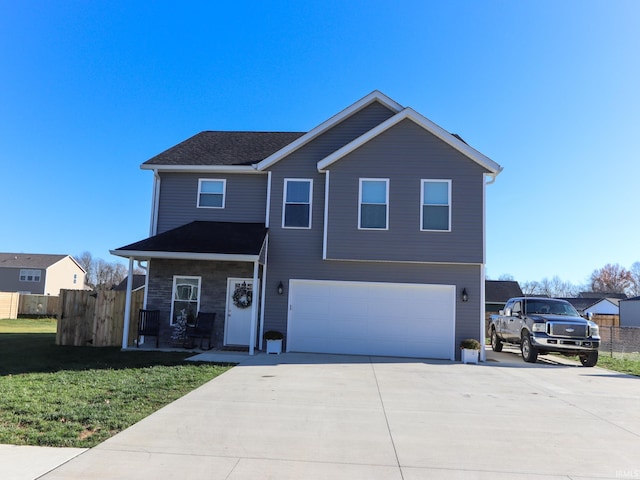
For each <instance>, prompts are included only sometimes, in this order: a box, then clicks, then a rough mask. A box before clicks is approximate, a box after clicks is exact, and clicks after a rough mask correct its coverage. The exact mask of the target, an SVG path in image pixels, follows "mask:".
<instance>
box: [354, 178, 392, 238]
mask: <svg viewBox="0 0 640 480" xmlns="http://www.w3.org/2000/svg"><path fill="white" fill-rule="evenodd" d="M362 182H385V184H386V192H385V193H386V198H385V206H386V207H387V210H386V214H387V217H386V225H385V228H371V227H362V226H361V225H362V221H361V220H362V219H361V212H362ZM366 205H382V204H380V203H368V204H366ZM389 207H390V205H389V179H388V178H360V179H359V180H358V230H372V231H384V230H389V210H390V208H389Z"/></svg>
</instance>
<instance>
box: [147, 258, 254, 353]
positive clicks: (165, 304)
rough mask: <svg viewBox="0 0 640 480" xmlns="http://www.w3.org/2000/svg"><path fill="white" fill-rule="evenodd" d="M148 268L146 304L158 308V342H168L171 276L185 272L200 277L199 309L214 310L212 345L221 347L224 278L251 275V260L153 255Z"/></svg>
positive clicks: (223, 316) (151, 307) (162, 344)
mask: <svg viewBox="0 0 640 480" xmlns="http://www.w3.org/2000/svg"><path fill="white" fill-rule="evenodd" d="M148 272H149V292H148V295H147V308H148V309H150V310H160V318H161V330H160V346H170V345H171V326H170V319H169V316H170V315H171V294H172V289H173V277H174V275H184V276H191V277H201V278H202V281H201V290H202V291H201V292H200V311H201V312H215V313H216V321H215V324H214V333H213V340H212V345H213V346H214V347H220V346H222V344H223V342H224V322H225V319H226V311H225V310H226V301H227V279H228V278H229V277H238V278H252V277H253V263H249V262H213V261H210V262H207V261H193V260H158V259H154V260H151V261H150V262H149V270H148ZM254 301H258V296H257V295H256V296H254ZM205 346H206V342H205Z"/></svg>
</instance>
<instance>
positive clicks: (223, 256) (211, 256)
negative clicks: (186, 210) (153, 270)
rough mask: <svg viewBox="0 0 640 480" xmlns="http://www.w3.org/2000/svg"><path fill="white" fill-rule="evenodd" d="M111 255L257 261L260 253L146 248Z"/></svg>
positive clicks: (141, 257)
mask: <svg viewBox="0 0 640 480" xmlns="http://www.w3.org/2000/svg"><path fill="white" fill-rule="evenodd" d="M109 253H111V255H115V256H117V257H124V258H130V257H133V258H139V259H150V258H164V259H174V260H220V261H225V262H255V261H256V260H259V258H260V255H259V254H258V255H249V254H245V255H243V254H226V253H192V252H151V251H144V250H109Z"/></svg>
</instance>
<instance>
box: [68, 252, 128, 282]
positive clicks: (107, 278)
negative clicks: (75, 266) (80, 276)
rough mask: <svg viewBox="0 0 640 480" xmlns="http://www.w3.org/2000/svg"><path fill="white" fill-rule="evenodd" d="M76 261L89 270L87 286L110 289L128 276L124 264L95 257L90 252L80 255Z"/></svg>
mask: <svg viewBox="0 0 640 480" xmlns="http://www.w3.org/2000/svg"><path fill="white" fill-rule="evenodd" d="M76 261H77V262H78V263H79V264H80V266H81V267H82V268H84V269H85V271H86V272H87V275H86V284H87V286H89V287H91V288H93V289H96V290H99V289H109V288H111V287H113V286H114V285H117V284H118V283H120V282H121V281H122V280H124V279H125V278H126V276H127V268H126V267H125V266H124V265H123V264H121V263H117V262H107V261H105V260H103V259H101V258H93V256H92V255H91V253H90V252H83V253H82V254H80V255H78V256H77V257H76Z"/></svg>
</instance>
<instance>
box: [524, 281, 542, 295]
mask: <svg viewBox="0 0 640 480" xmlns="http://www.w3.org/2000/svg"><path fill="white" fill-rule="evenodd" d="M520 289H521V290H522V293H524V294H525V295H539V294H540V284H539V283H538V282H536V281H535V280H534V281H532V282H522V283H521V284H520Z"/></svg>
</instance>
